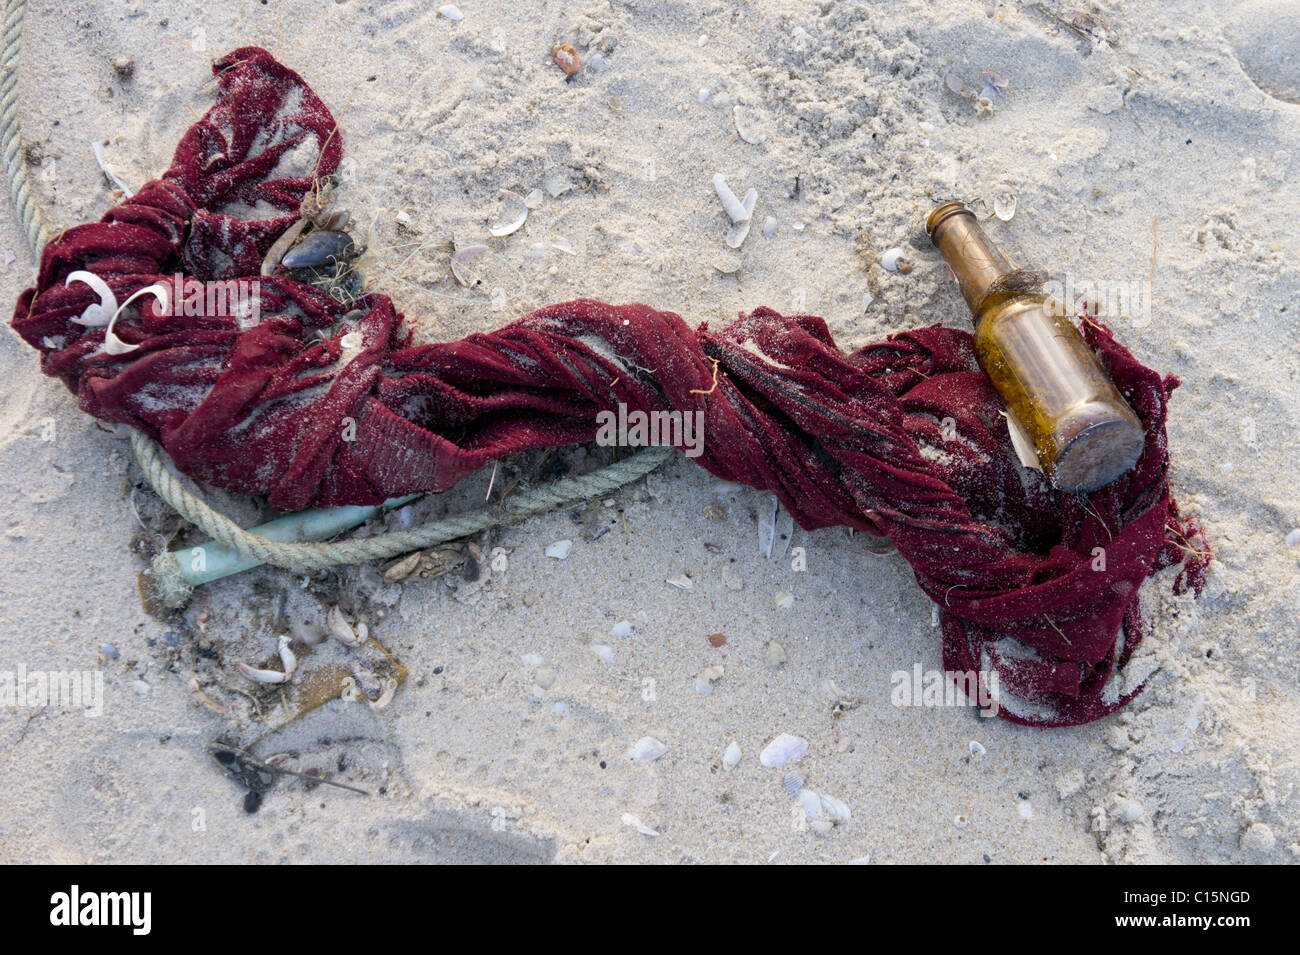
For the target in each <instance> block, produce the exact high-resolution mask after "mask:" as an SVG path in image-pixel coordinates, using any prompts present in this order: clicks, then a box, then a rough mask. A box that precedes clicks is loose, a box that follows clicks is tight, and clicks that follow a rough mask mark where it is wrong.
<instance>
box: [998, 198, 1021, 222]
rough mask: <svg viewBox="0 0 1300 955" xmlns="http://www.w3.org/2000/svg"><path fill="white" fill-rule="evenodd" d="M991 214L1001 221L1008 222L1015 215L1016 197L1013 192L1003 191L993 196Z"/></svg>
mask: <svg viewBox="0 0 1300 955" xmlns="http://www.w3.org/2000/svg"><path fill="white" fill-rule="evenodd" d="M993 214H994V215H995V216H997V217H998V218H999V219H1001V220H1002V221H1003V222H1010V221H1011V220H1012V219H1014V218H1015V216H1016V197H1015V195H1014V194H1013V193H1010V192H1004V193H1002V194H1001V195H997V196H994V197H993Z"/></svg>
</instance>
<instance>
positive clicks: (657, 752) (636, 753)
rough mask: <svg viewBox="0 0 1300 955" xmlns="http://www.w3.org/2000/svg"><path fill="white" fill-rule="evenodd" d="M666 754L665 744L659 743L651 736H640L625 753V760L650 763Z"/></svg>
mask: <svg viewBox="0 0 1300 955" xmlns="http://www.w3.org/2000/svg"><path fill="white" fill-rule="evenodd" d="M666 752H668V746H667V744H665V743H661V742H659V740H657V739H655V738H654V737H653V736H642V737H641V738H640V739H639V740H637V741H636V742H635V743H633V744H632V748H631V749H629V750H628V751H627V758H628V759H639V760H644V761H646V762H650V761H653V760H656V759H658V758H659V757H660V756H662V755H663V754H664V753H666Z"/></svg>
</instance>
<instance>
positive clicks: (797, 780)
mask: <svg viewBox="0 0 1300 955" xmlns="http://www.w3.org/2000/svg"><path fill="white" fill-rule="evenodd" d="M807 782H808V780H806V779H804V777H802V776H800V775H799V774H798V773H786V774H785V779H784V780H783V782H782V785H783V786H785V791H786V792H788V793H789V794H790V795H791V796H794V795H797V794H798V792H799V790H801V789H803V788H804V785H805V784H806V783H807Z"/></svg>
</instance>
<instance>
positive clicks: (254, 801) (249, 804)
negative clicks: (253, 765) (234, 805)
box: [244, 789, 262, 815]
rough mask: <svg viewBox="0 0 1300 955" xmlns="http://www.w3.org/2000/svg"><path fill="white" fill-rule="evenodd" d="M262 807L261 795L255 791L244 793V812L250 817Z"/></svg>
mask: <svg viewBox="0 0 1300 955" xmlns="http://www.w3.org/2000/svg"><path fill="white" fill-rule="evenodd" d="M261 806H262V794H261V793H260V792H258V791H257V790H256V789H250V790H249V791H248V792H246V793H244V812H246V813H248V814H249V815H252V814H253V813H255V812H257V810H258V809H260V808H261Z"/></svg>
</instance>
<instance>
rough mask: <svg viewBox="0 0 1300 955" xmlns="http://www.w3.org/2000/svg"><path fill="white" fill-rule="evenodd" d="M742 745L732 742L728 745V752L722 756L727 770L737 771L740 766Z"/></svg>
mask: <svg viewBox="0 0 1300 955" xmlns="http://www.w3.org/2000/svg"><path fill="white" fill-rule="evenodd" d="M741 755H742V754H741V752H740V744H739V743H737V742H736V741H735V740H732V741H731V742H730V743H728V744H727V749H726V752H724V753H723V754H722V765H723V767H724V768H726V769H735V768H736V766H738V765H739V764H740V757H741Z"/></svg>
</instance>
